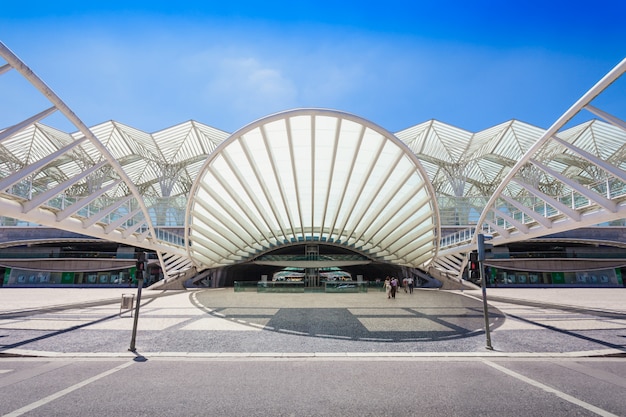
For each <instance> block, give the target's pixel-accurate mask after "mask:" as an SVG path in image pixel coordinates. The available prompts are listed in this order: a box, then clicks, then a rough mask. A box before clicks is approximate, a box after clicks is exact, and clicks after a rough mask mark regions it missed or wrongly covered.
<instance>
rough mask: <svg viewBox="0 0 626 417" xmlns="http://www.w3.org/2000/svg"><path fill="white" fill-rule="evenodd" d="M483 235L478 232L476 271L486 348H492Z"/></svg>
mask: <svg viewBox="0 0 626 417" xmlns="http://www.w3.org/2000/svg"><path fill="white" fill-rule="evenodd" d="M484 262H485V235H483V234H482V233H479V234H478V272H479V273H480V286H481V289H482V293H483V315H484V316H485V336H486V338H487V349H489V350H493V346H491V332H490V330H489V307H488V305H487V282H486V281H487V277H486V276H485V266H484Z"/></svg>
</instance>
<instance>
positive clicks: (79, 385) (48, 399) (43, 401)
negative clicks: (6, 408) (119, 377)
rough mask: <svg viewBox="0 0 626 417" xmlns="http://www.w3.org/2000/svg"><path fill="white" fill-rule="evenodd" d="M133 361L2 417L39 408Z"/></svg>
mask: <svg viewBox="0 0 626 417" xmlns="http://www.w3.org/2000/svg"><path fill="white" fill-rule="evenodd" d="M134 363H135V362H126V363H123V364H121V365H119V366H116V367H115V368H113V369H109V370H108V371H105V372H102V373H101V374H98V375H96V376H94V377H91V378H89V379H86V380H84V381H83V382H79V383H78V384H74V385H72V386H71V387H68V388H65V389H64V390H61V391H59V392H56V393H54V394H52V395H48V396H47V397H44V398H42V399H41V400H39V401H35V402H34V403H31V404H28V405H26V406H24V407H22V408H20V409H17V410H15V411H13V412H10V413H8V414H5V415H4V417H17V416H21V415H22V414H25V413H28V412H29V411H32V410H34V409H35V408H39V407H41V406H42V405H46V404H48V403H49V402H52V401H54V400H56V399H58V398H61V397H62V396H64V395H67V394H69V393H70V392H73V391H76V390H77V389H79V388H82V387H84V386H86V385H89V384H91V383H92V382H95V381H97V380H99V379H102V378H104V377H107V376H109V375H111V374H113V373H115V372H117V371H120V370H122V369H124V368H127V367H129V366H130V365H133V364H134Z"/></svg>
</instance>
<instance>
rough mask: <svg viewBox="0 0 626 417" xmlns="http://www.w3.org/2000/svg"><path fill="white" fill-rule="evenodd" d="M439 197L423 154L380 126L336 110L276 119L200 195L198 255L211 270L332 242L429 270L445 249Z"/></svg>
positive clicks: (241, 141) (230, 146)
mask: <svg viewBox="0 0 626 417" xmlns="http://www.w3.org/2000/svg"><path fill="white" fill-rule="evenodd" d="M436 212H437V210H436V203H435V198H434V193H433V191H432V188H431V186H430V183H429V182H428V179H427V177H426V173H425V172H424V171H423V169H422V167H421V166H420V164H419V162H418V161H417V158H416V157H415V155H414V154H413V153H412V152H410V150H409V149H408V148H407V147H406V146H405V145H404V144H403V143H402V142H401V141H399V140H398V139H397V138H396V137H395V136H393V135H392V134H391V133H389V132H386V131H384V130H383V129H382V128H380V127H378V126H375V125H374V124H372V123H371V122H368V121H366V120H363V119H360V118H358V117H356V116H353V115H349V114H346V113H340V112H336V111H331V110H317V109H305V110H295V111H291V112H287V113H282V114H279V115H275V116H270V117H268V118H266V119H263V120H260V121H258V122H256V123H253V124H252V125H250V126H248V127H246V128H244V129H242V130H240V131H239V132H236V133H235V134H233V135H232V136H231V137H230V139H228V140H227V141H226V142H224V143H222V145H221V146H220V147H219V148H218V149H217V150H216V151H215V153H213V154H212V155H211V156H210V157H209V159H208V161H207V164H206V165H205V166H204V167H203V169H202V171H201V173H200V176H199V178H198V180H197V182H196V187H195V188H194V189H193V190H192V194H191V198H190V210H189V215H190V225H189V228H188V230H189V236H188V240H189V242H190V246H189V248H190V254H191V257H192V258H193V259H197V260H199V261H201V262H202V264H203V265H202V266H203V267H216V266H222V265H224V264H232V263H236V262H241V261H245V260H248V259H250V258H252V257H254V256H256V255H258V254H261V253H263V252H266V251H269V250H271V249H272V248H276V247H279V246H282V245H289V244H293V243H302V242H307V241H308V242H320V243H325V242H326V243H332V244H335V245H341V246H345V247H348V248H351V249H353V250H355V251H358V252H363V253H367V254H369V256H370V257H371V258H373V259H377V260H381V261H387V262H393V263H396V264H400V265H407V266H412V267H417V266H424V265H425V264H426V263H427V262H429V261H430V260H431V259H432V258H433V256H434V255H435V253H436V249H437V238H436V236H437V232H438V230H437V228H438V221H437V217H436Z"/></svg>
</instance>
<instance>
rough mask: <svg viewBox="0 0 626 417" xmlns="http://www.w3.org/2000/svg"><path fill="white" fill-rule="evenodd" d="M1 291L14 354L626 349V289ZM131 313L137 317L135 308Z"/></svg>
mask: <svg viewBox="0 0 626 417" xmlns="http://www.w3.org/2000/svg"><path fill="white" fill-rule="evenodd" d="M136 293H137V289H134V288H125V289H117V288H116V289H78V288H76V289H55V288H42V289H36V288H33V289H14V288H4V289H2V290H0V305H1V306H2V311H1V312H0V331H1V333H2V334H1V338H0V349H1V352H2V353H3V354H5V355H19V356H60V355H66V356H67V355H70V356H71V355H75V356H129V355H133V354H137V352H139V353H140V354H142V355H145V356H149V355H152V356H183V355H193V356H201V355H205V356H215V355H222V356H228V355H237V356H241V355H270V356H271V355H273V356H285V355H286V356H289V355H299V356H302V355H343V356H345V355H353V354H354V355H377V356H386V355H388V356H393V355H461V356H463V355H489V356H497V355H535V356H536V355H557V354H565V355H577V356H601V355H615V354H620V353H623V352H625V351H626V349H625V342H626V308H625V303H624V299H625V296H626V290H625V289H597V288H590V289H584V288H577V289H504V288H493V289H488V291H487V297H488V301H489V322H490V337H491V344H492V345H491V347H492V349H488V348H487V343H486V342H487V341H486V335H485V332H484V324H485V318H484V312H483V303H482V300H481V291H480V290H466V291H441V290H421V289H420V290H415V291H414V293H413V294H405V293H404V292H402V291H401V292H400V293H399V294H398V296H397V298H396V299H387V298H386V297H385V294H384V293H382V292H378V291H375V290H372V289H370V291H369V292H368V293H353V294H325V293H322V294H319V293H317V294H316V293H311V294H309V293H296V294H286V293H256V292H234V291H233V289H232V288H221V289H197V290H188V291H152V290H143V291H142V303H141V307H140V311H139V317H138V320H137V332H136V344H135V347H136V350H137V351H136V352H135V353H133V352H129V351H128V348H129V347H130V341H131V336H132V329H133V325H134V321H135V319H134V317H133V316H134V312H135V310H134V309H133V310H131V311H123V310H122V311H121V299H122V296H123V295H126V296H131V297H132V296H135V295H136ZM131 313H133V314H131Z"/></svg>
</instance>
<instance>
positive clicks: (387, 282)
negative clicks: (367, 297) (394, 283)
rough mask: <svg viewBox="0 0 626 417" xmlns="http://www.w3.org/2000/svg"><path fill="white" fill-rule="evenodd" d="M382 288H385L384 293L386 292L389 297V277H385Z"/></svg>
mask: <svg viewBox="0 0 626 417" xmlns="http://www.w3.org/2000/svg"><path fill="white" fill-rule="evenodd" d="M383 288H385V293H386V294H387V298H391V279H389V277H387V278H385V282H384V284H383Z"/></svg>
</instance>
